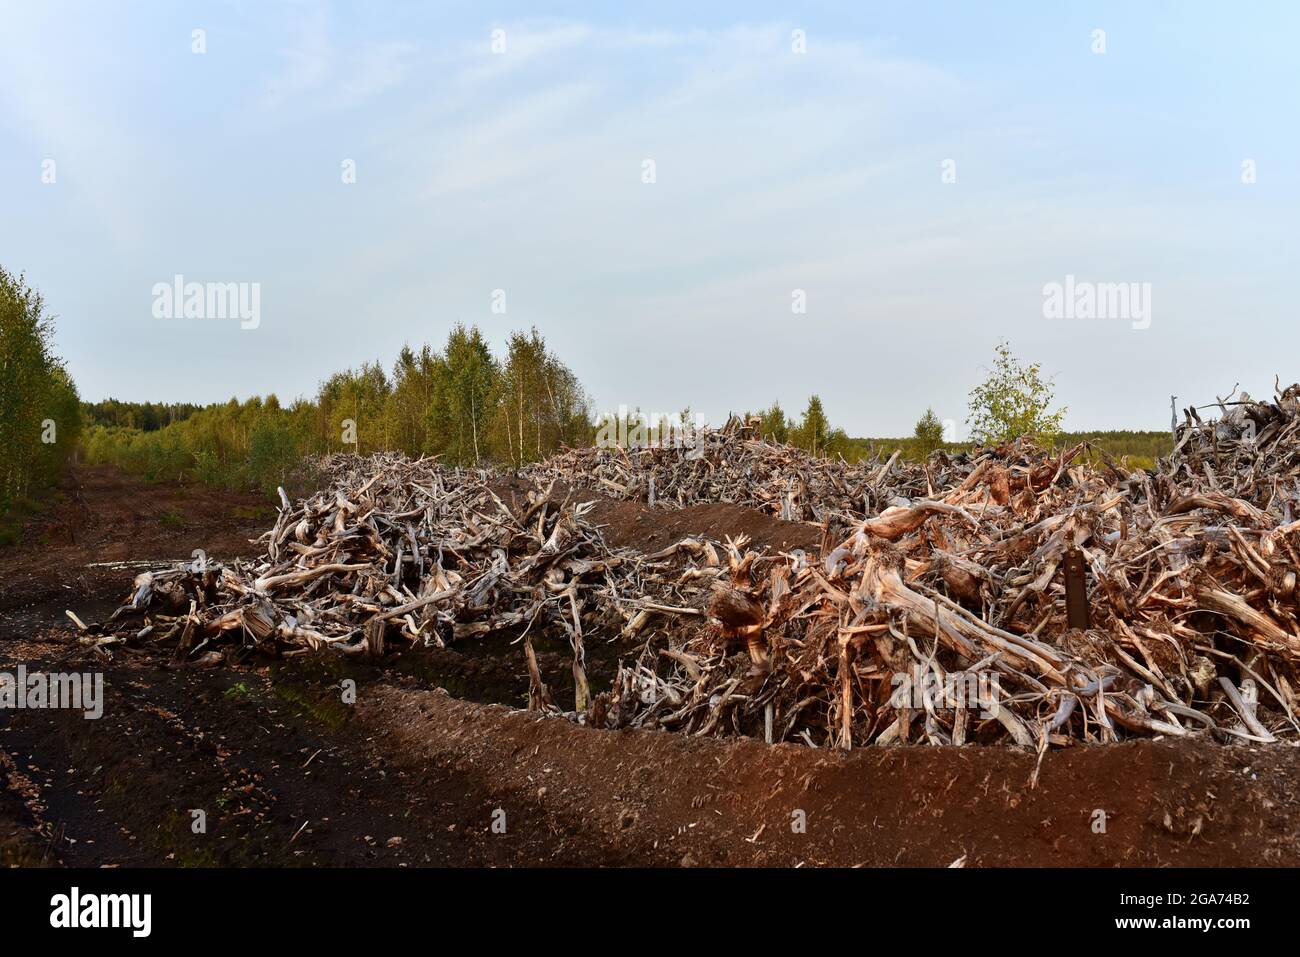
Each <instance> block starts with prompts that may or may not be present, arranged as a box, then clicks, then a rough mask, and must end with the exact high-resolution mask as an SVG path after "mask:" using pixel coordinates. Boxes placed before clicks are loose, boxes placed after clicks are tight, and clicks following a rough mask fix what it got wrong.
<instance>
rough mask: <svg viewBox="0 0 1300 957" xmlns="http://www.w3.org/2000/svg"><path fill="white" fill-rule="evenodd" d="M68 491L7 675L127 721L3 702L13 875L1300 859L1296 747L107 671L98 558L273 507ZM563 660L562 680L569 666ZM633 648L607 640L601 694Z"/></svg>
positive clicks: (365, 681) (241, 534)
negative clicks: (846, 727) (870, 733)
mask: <svg viewBox="0 0 1300 957" xmlns="http://www.w3.org/2000/svg"><path fill="white" fill-rule="evenodd" d="M64 494H65V500H64V501H63V502H62V503H61V504H59V505H58V506H57V507H56V508H55V509H54V510H53V512H52V513H51V514H50V515H49V516H47V517H46V519H45V521H44V522H35V523H32V525H31V526H30V527H29V529H28V531H27V538H26V540H25V541H24V542H23V543H22V544H20V545H18V546H15V547H12V548H8V549H3V550H0V670H10V669H12V668H14V667H16V665H17V664H19V663H24V664H26V665H27V666H28V668H29V669H34V668H39V667H58V668H59V669H60V670H73V669H76V670H82V671H86V670H92V669H94V670H102V671H103V673H104V679H105V712H104V717H103V718H102V719H101V720H98V721H87V720H85V719H84V718H83V717H82V716H81V715H80V713H74V712H67V711H48V710H46V711H0V781H2V782H3V787H0V866H2V865H7V864H23V865H39V864H41V863H46V864H53V865H59V864H67V865H87V866H97V865H110V866H111V865H148V864H160V865H167V864H175V865H206V864H220V865H243V864H272V865H297V864H302V865H309V864H311V865H341V864H353V865H366V864H374V865H388V866H406V865H412V866H416V865H426V864H442V865H536V864H573V865H632V864H640V865H661V864H662V865H678V864H699V865H736V864H759V865H797V864H801V863H802V864H808V865H812V864H840V865H848V864H867V865H873V866H879V865H893V864H913V865H940V866H943V865H947V864H949V863H952V862H953V861H955V860H957V859H959V858H961V857H962V856H963V855H964V856H965V859H966V863H967V864H968V865H1000V864H1024V865H1062V864H1083V865H1120V864H1136V865H1167V864H1179V865H1229V864H1236V865H1292V866H1294V865H1296V864H1297V863H1300V841H1298V838H1300V833H1298V832H1300V823H1298V822H1300V817H1298V808H1297V804H1298V803H1300V797H1297V796H1296V794H1295V788H1294V783H1295V781H1296V780H1297V778H1298V776H1300V753H1298V752H1297V751H1296V750H1295V749H1292V748H1288V747H1273V748H1253V747H1244V746H1242V747H1221V746H1217V745H1212V744H1174V743H1160V742H1141V743H1134V744H1126V745H1122V746H1117V747H1109V748H1072V749H1067V750H1064V751H1060V752H1051V753H1048V754H1046V755H1045V756H1044V757H1043V758H1042V761H1041V765H1039V764H1038V759H1037V757H1036V756H1035V755H1029V754H1025V753H1022V752H1017V751H1012V750H1007V749H1002V748H996V749H993V748H965V749H951V748H948V749H935V748H923V747H914V748H894V749H880V750H864V751H857V752H853V753H852V754H841V753H831V752H827V751H818V750H813V749H808V748H802V747H797V746H778V747H768V746H765V745H763V744H760V743H757V742H753V741H718V740H696V739H687V738H682V737H680V736H675V735H668V734H661V733H647V732H603V731H593V730H591V729H586V728H581V727H577V726H575V725H572V724H570V723H568V722H565V721H563V720H558V719H542V718H538V717H536V716H534V715H530V714H528V713H526V712H520V711H513V710H510V709H508V708H505V707H502V706H501V705H502V704H503V703H504V704H511V705H517V704H519V703H521V701H522V697H521V696H522V695H523V694H524V693H525V692H526V690H527V676H526V673H525V671H524V669H523V667H522V665H521V663H520V660H519V659H520V656H519V654H518V649H517V648H515V647H512V646H511V645H510V644H509V642H508V640H507V639H504V638H502V639H490V640H488V641H485V642H480V643H466V644H464V645H462V646H458V647H456V648H454V649H446V650H437V649H411V650H408V651H406V652H404V653H402V654H400V655H395V656H392V658H391V660H389V661H386V662H385V663H384V665H383V666H382V667H379V666H373V665H365V664H359V663H355V662H345V661H341V660H338V659H335V658H331V657H328V656H322V657H319V658H315V659H312V660H306V661H304V660H302V659H298V660H296V661H295V662H293V663H276V664H258V665H247V666H242V667H237V668H235V667H231V668H227V667H219V668H214V669H210V670H196V669H192V668H180V669H178V668H173V667H171V666H170V665H169V664H168V663H167V662H166V661H164V660H160V659H159V658H157V657H156V656H151V655H137V654H129V653H119V654H117V655H116V656H115V658H114V659H113V660H112V661H111V662H110V663H107V664H102V663H96V662H95V661H94V660H90V659H89V658H88V654H87V652H85V651H84V650H83V649H81V648H80V647H79V646H77V645H76V643H75V641H74V639H73V636H74V629H73V628H72V627H71V625H70V623H69V622H68V621H67V619H66V618H64V616H63V609H64V608H72V609H73V610H75V611H77V613H78V614H80V615H81V616H82V617H83V618H87V619H95V618H102V617H103V616H104V615H105V614H106V613H107V612H108V611H109V610H111V608H112V607H113V606H114V604H115V603H116V601H117V600H118V599H120V598H121V597H122V596H123V595H124V594H126V592H127V591H128V590H129V586H130V580H131V577H132V575H133V571H132V570H122V569H95V568H89V569H88V568H86V565H87V564H90V563H95V562H104V561H129V560H137V559H147V560H153V561H157V560H172V559H183V558H187V557H188V556H189V555H190V553H191V551H192V549H194V548H204V549H205V550H206V551H207V552H208V554H209V555H211V556H213V557H215V558H219V559H220V558H227V559H228V558H231V557H234V556H238V555H251V554H255V553H256V551H257V549H256V547H255V546H252V545H250V544H249V543H248V541H247V540H248V539H249V538H253V537H256V535H257V534H258V533H259V532H260V531H261V530H262V529H263V528H264V527H265V526H266V524H267V519H268V513H267V512H266V509H267V507H268V503H267V502H266V501H265V500H264V499H261V498H259V497H254V496H244V495H238V494H230V493H215V492H211V491H208V490H204V489H197V488H176V487H167V486H152V485H147V484H144V483H141V482H139V481H136V480H133V479H130V478H126V477H123V476H121V475H119V474H117V473H114V472H112V471H109V470H103V469H83V470H81V471H80V472H79V473H78V475H77V478H76V480H75V481H74V482H72V483H70V484H69V486H68V487H67V488H66V489H65V492H64ZM259 510H261V514H260V515H259V514H258V513H259ZM164 516H167V517H166V518H164ZM597 516H598V518H597V520H598V521H601V522H602V523H605V524H607V526H608V528H607V531H606V534H607V535H608V536H609V538H610V540H611V541H613V542H616V543H618V544H627V545H637V546H639V547H642V548H645V549H647V550H654V549H656V548H661V547H663V546H664V545H667V544H670V543H671V542H672V541H675V540H677V539H680V538H681V537H684V536H685V535H688V534H690V535H700V534H707V535H711V536H714V537H720V536H721V535H724V534H733V535H734V534H737V533H739V532H745V533H746V534H750V535H751V537H752V538H753V540H754V541H755V542H757V543H759V544H761V545H767V546H768V547H771V548H776V549H786V548H792V547H804V548H808V547H815V545H816V542H817V539H818V536H819V533H818V530H817V529H816V528H814V527H812V526H807V525H799V524H790V523H781V522H777V521H775V520H774V519H771V518H768V517H767V516H764V515H761V514H758V513H755V512H753V511H751V510H747V509H742V508H738V507H734V506H707V507H702V508H696V509H683V510H674V511H650V510H647V509H644V508H642V507H639V506H635V505H629V504H627V503H611V502H601V503H600V504H599V506H598V510H597ZM539 650H540V652H541V659H542V666H543V670H544V672H545V676H546V679H547V681H548V683H553V684H554V685H555V686H556V687H557V688H563V682H564V680H565V676H566V675H567V673H568V660H567V658H566V656H565V651H566V649H565V648H561V647H559V646H555V647H547V646H545V645H543V646H540V647H539ZM628 652H629V649H627V648H626V647H621V646H619V645H618V644H617V643H612V644H610V643H605V642H600V641H591V642H589V644H588V654H589V662H591V663H592V671H593V676H594V677H593V683H596V682H598V681H600V680H601V678H602V676H604V677H605V680H607V678H608V675H609V674H612V670H613V668H614V667H615V666H616V663H617V660H618V658H619V657H620V655H626V654H627V653H628ZM345 679H352V680H354V681H355V682H356V683H357V700H356V704H355V705H351V704H346V703H344V702H343V695H342V691H341V682H343V681H344V680H345ZM444 689H445V690H444ZM494 702H495V703H494ZM1036 766H1037V780H1036V781H1035V780H1034V774H1035V769H1036ZM195 810H201V811H203V812H204V813H205V816H206V825H207V827H206V832H205V833H201V834H196V833H194V827H193V822H194V815H193V811H195ZM1098 812H1102V813H1103V814H1104V819H1105V831H1104V833H1101V832H1100V828H1099V826H1098V825H1099V822H1100V821H1101V819H1102V818H1101V814H1099V813H1098ZM494 821H496V822H497V823H498V825H499V824H500V823H501V822H502V821H504V826H505V832H504V833H497V831H495V830H494V829H493V823H494ZM799 822H803V824H804V825H805V827H804V828H803V830H802V831H801V830H799V828H798V827H796V826H794V825H797V824H798V823H799Z"/></svg>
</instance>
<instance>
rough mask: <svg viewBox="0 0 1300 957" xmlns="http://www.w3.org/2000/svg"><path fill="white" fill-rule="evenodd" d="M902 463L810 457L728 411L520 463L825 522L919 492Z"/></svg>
mask: <svg viewBox="0 0 1300 957" xmlns="http://www.w3.org/2000/svg"><path fill="white" fill-rule="evenodd" d="M905 464H906V463H901V462H900V459H899V456H898V454H895V455H893V456H892V457H891V458H889V459H888V460H886V461H884V462H866V463H859V464H853V465H850V464H848V463H846V462H845V461H844V460H843V459H838V458H835V459H832V458H819V457H815V456H812V455H809V454H807V453H806V452H803V451H801V450H800V449H797V448H794V447H793V446H788V445H778V444H774V443H771V442H765V441H763V440H762V439H759V438H755V437H753V436H752V435H751V433H750V430H749V428H748V427H746V426H745V425H743V424H742V423H741V422H740V420H739V419H732V420H731V421H730V422H728V423H727V425H726V427H725V428H722V429H717V430H707V431H701V432H700V433H698V441H694V442H692V443H691V444H689V445H672V444H664V445H661V446H658V447H648V448H641V449H621V448H612V449H610V448H594V447H587V448H580V449H570V450H568V451H566V452H563V453H560V454H558V455H554V456H552V457H551V458H549V459H547V460H546V461H545V462H541V463H537V464H533V465H528V466H525V468H524V470H523V474H524V475H526V476H528V477H530V478H532V479H534V480H535V481H548V480H550V479H559V480H561V481H563V482H565V483H567V484H569V485H572V486H582V487H586V488H587V489H589V490H591V491H592V492H594V493H596V494H599V495H604V496H607V497H613V498H619V499H627V500H631V501H639V502H644V503H646V504H648V505H652V506H656V507H662V508H674V507H683V506H688V505H699V504H704V503H711V502H730V503H734V504H737V505H745V506H749V507H750V508H756V509H759V510H760V511H764V512H767V513H769V514H771V515H774V516H776V517H777V518H781V519H784V520H786V521H811V522H819V523H825V522H827V521H835V520H838V519H852V518H862V517H865V516H866V515H872V514H875V513H876V512H877V511H879V510H880V509H882V508H885V507H886V506H887V505H888V504H889V501H890V500H891V499H893V498H895V497H897V496H899V495H908V494H918V493H920V492H923V491H924V490H925V489H926V470H925V469H923V468H906V467H903V466H904V465H905ZM948 464H949V463H948V461H947V460H946V459H943V458H941V459H936V460H935V466H934V468H935V469H937V474H936V476H935V480H937V481H940V482H942V481H944V480H946V479H947V477H948V468H947V467H948ZM918 483H919V484H918Z"/></svg>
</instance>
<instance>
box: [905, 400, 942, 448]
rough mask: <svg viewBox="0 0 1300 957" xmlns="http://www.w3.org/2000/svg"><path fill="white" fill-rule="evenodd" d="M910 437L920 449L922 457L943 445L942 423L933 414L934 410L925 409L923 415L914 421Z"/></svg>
mask: <svg viewBox="0 0 1300 957" xmlns="http://www.w3.org/2000/svg"><path fill="white" fill-rule="evenodd" d="M912 437H913V438H914V439H916V441H917V444H918V445H919V446H920V447H921V453H922V454H923V455H929V454H930V453H931V452H933V451H934V450H935V449H937V448H938V447H939V446H941V445H943V423H942V422H940V421H939V417H938V416H937V415H935V414H934V409H932V408H927V409H926V410H925V414H924V415H922V416H921V417H920V418H919V419H917V420H916V428H915V429H913V430H912Z"/></svg>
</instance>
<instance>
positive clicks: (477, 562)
mask: <svg viewBox="0 0 1300 957" xmlns="http://www.w3.org/2000/svg"><path fill="white" fill-rule="evenodd" d="M321 470H322V472H323V473H324V474H325V475H326V476H328V477H329V487H328V488H326V489H325V490H323V491H321V492H318V493H316V494H315V495H313V496H311V497H310V498H307V499H305V500H303V501H300V502H298V503H297V504H296V505H292V504H290V503H289V501H288V500H287V498H285V497H284V493H283V492H281V496H282V500H283V501H282V505H283V507H282V508H281V509H280V513H279V517H278V518H277V520H276V523H275V525H274V527H273V528H271V529H270V530H269V531H268V532H266V533H265V534H264V535H263V536H262V537H261V538H260V539H259V540H258V541H260V542H261V543H263V545H264V546H265V552H264V555H263V556H262V558H261V559H260V560H258V561H256V562H253V563H250V564H244V563H241V562H236V563H234V564H232V565H221V564H216V563H209V562H207V561H206V559H205V558H203V557H200V558H198V559H196V560H195V561H194V562H193V563H190V564H187V565H185V566H182V567H179V568H172V569H165V570H159V571H150V572H145V573H143V574H141V575H139V576H138V577H137V578H136V580H135V586H134V589H133V592H132V595H131V599H130V601H129V602H128V603H127V604H125V605H123V606H122V607H121V608H119V609H118V610H117V611H116V612H114V614H113V616H112V619H111V620H110V628H111V630H112V631H113V632H115V634H114V635H113V636H112V637H110V638H99V639H96V640H95V644H96V646H97V647H99V648H101V650H103V649H106V648H107V647H109V646H111V645H112V644H113V643H115V642H117V641H126V642H128V643H131V644H135V645H150V646H163V647H167V648H174V651H173V654H174V657H175V659H176V661H178V662H189V663H195V664H201V665H208V664H217V663H220V662H221V661H223V660H226V659H227V658H228V657H229V656H230V652H231V646H233V647H234V649H236V650H237V651H238V652H239V653H240V655H239V656H240V657H243V656H245V654H246V653H254V652H256V653H262V654H265V655H270V656H273V657H278V658H285V657H293V656H296V655H301V654H306V653H308V652H312V651H320V650H323V649H329V650H331V651H334V652H339V653H342V654H345V655H363V656H370V657H375V658H379V657H382V656H383V655H384V654H385V653H386V652H387V651H389V650H392V649H393V648H394V647H395V646H398V645H400V644H404V645H406V646H409V645H410V644H422V645H437V646H439V647H446V646H447V645H450V644H452V643H454V642H459V641H465V640H468V639H473V638H475V637H478V636H481V635H484V634H487V633H489V632H510V633H513V634H517V636H518V638H519V641H520V644H521V646H522V650H523V653H524V654H525V655H526V656H527V659H528V665H529V670H530V674H531V675H532V676H533V696H534V699H535V700H534V701H533V702H532V703H533V705H534V706H536V707H548V708H549V707H553V706H554V705H553V703H552V702H551V700H550V695H549V693H548V692H547V691H546V689H545V687H544V686H543V685H542V682H541V678H540V675H539V674H538V670H537V662H536V658H535V655H534V654H533V651H532V644H531V636H532V635H534V634H539V633H541V632H543V631H548V632H554V633H559V634H563V635H565V636H567V638H568V640H569V642H570V644H571V645H572V648H573V678H574V686H575V688H576V689H577V693H576V695H575V698H576V700H575V702H574V707H575V709H576V710H578V711H581V710H583V709H585V708H586V707H587V705H588V702H589V700H590V693H589V690H588V685H587V678H586V672H585V667H584V647H583V641H584V635H586V634H589V633H602V634H610V633H613V634H615V635H622V636H626V637H628V638H631V637H634V636H636V635H637V634H638V633H640V632H641V631H643V630H644V629H645V626H646V624H647V623H648V622H649V621H650V620H651V619H652V618H656V619H658V620H660V621H663V620H671V619H673V618H675V617H677V616H679V615H688V616H695V617H702V611H701V609H700V608H699V607H695V606H692V605H682V601H683V596H687V597H690V596H694V597H695V598H696V599H702V597H703V596H702V592H703V590H704V589H705V588H706V587H707V585H708V582H707V581H704V582H698V581H693V580H692V579H689V578H688V579H686V580H685V581H684V582H683V583H682V584H680V585H679V584H678V583H677V582H676V580H675V578H676V575H675V572H673V571H672V570H671V569H670V568H669V566H668V565H667V564H666V563H665V562H663V561H662V560H658V561H656V560H654V559H652V558H647V557H645V556H642V555H638V554H636V553H634V552H629V551H615V550H613V549H611V548H609V547H608V546H607V545H606V544H605V541H604V539H603V537H602V535H601V531H600V529H599V528H598V527H596V526H595V525H593V524H592V523H591V522H590V521H589V520H588V519H587V518H586V513H587V512H588V511H589V510H590V508H591V505H592V503H591V502H576V501H573V500H572V499H570V498H561V497H559V496H558V495H556V494H555V491H554V488H553V487H552V486H551V485H548V486H539V487H535V488H531V489H529V490H527V491H526V493H525V494H524V495H523V496H522V497H520V496H518V495H517V494H516V493H513V492H509V491H505V490H504V489H503V490H502V491H501V492H498V491H497V490H496V489H494V487H493V483H492V481H491V479H492V476H491V475H490V474H489V473H487V472H483V471H463V470H450V469H444V468H441V467H440V466H438V465H436V464H435V463H433V462H431V461H428V460H420V461H411V460H408V459H406V458H405V457H403V456H400V455H391V454H384V455H376V456H374V457H372V458H368V459H362V458H358V457H356V456H350V455H336V456H331V457H329V458H328V459H326V460H324V462H323V463H322V465H321ZM503 495H504V496H506V497H504V498H503ZM507 498H510V499H514V500H513V501H508V500H507ZM715 564H716V562H715ZM670 573H671V574H670ZM697 603H702V602H697ZM137 618H141V619H143V620H142V621H139V622H136V621H135V619H137ZM89 637H90V638H92V639H93V638H94V635H93V634H92V635H90V636H89Z"/></svg>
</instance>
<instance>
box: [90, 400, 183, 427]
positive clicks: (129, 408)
mask: <svg viewBox="0 0 1300 957" xmlns="http://www.w3.org/2000/svg"><path fill="white" fill-rule="evenodd" d="M201 408H203V406H201V405H195V404H194V403H192V402H174V403H167V402H119V401H118V400H117V399H104V400H102V401H100V402H83V403H81V419H82V422H84V423H85V424H86V425H120V426H124V427H126V428H128V429H140V430H142V431H144V432H153V431H154V430H156V429H161V428H162V427H163V426H166V425H171V424H172V423H173V422H180V421H183V420H184V419H188V418H189V417H190V416H191V415H193V414H194V413H195V412H197V411H199V409H201Z"/></svg>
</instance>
